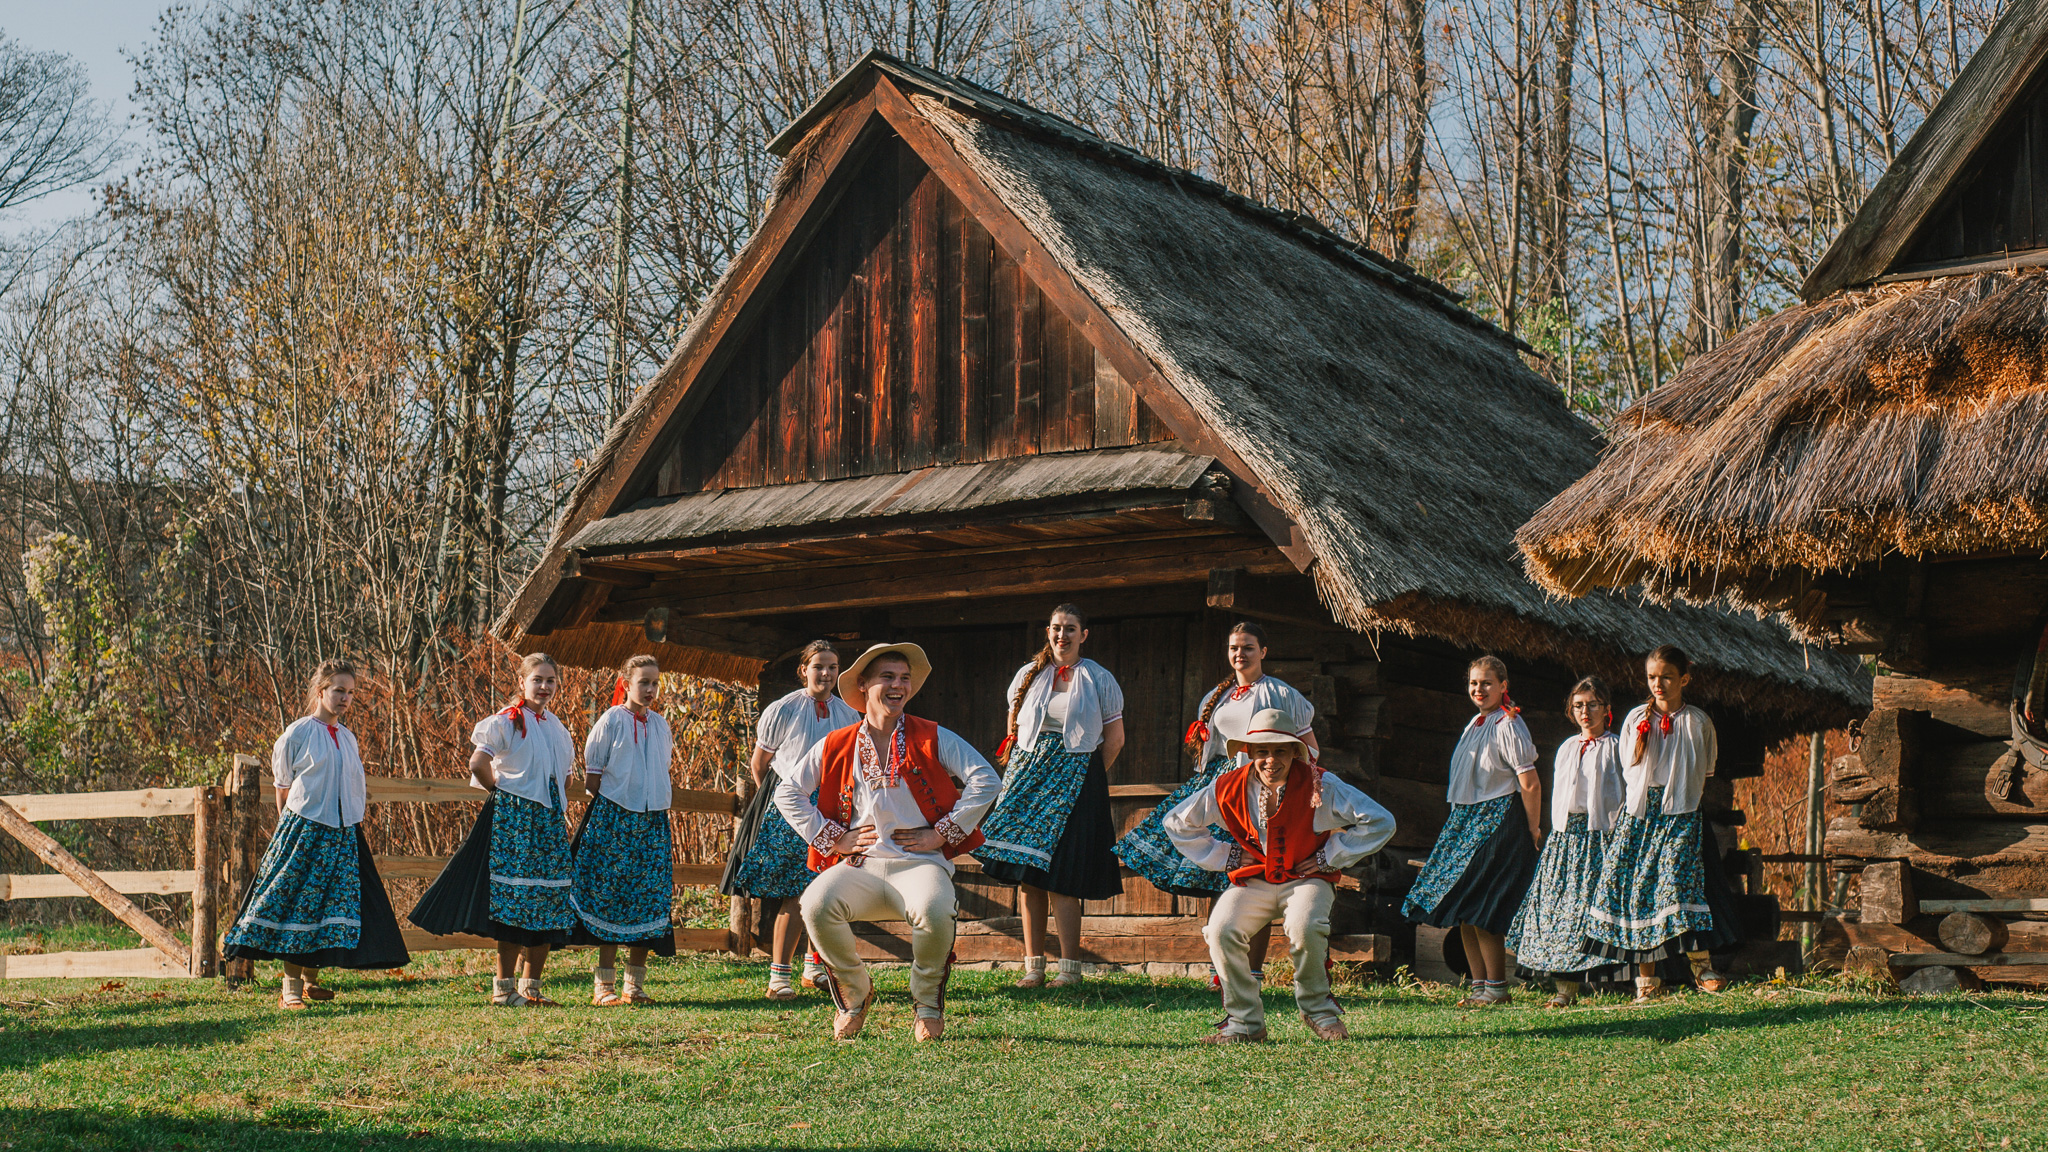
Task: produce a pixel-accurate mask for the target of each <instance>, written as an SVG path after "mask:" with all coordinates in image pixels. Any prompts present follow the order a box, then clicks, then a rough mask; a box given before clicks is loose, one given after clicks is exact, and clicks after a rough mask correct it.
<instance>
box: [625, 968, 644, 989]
mask: <svg viewBox="0 0 2048 1152" xmlns="http://www.w3.org/2000/svg"><path fill="white" fill-rule="evenodd" d="M646 983H647V965H645V964H637V965H636V964H628V965H626V995H627V996H636V995H639V994H641V989H642V988H643V986H645V985H646Z"/></svg>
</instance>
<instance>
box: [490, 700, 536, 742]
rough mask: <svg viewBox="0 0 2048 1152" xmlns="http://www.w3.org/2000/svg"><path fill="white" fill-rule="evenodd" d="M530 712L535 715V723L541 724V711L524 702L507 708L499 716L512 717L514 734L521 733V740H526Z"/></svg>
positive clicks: (521, 701)
mask: <svg viewBox="0 0 2048 1152" xmlns="http://www.w3.org/2000/svg"><path fill="white" fill-rule="evenodd" d="M528 712H531V713H533V722H534V723H536V724H538V723H540V722H541V720H542V716H541V711H540V709H538V708H535V707H534V706H533V705H531V704H528V703H527V702H526V701H524V700H520V701H518V702H517V703H515V704H513V705H512V706H511V707H510V708H507V709H505V710H504V711H503V712H500V713H499V715H500V716H509V717H511V719H512V730H513V731H514V732H517V733H519V738H520V739H521V740H524V739H526V714H527V713H528Z"/></svg>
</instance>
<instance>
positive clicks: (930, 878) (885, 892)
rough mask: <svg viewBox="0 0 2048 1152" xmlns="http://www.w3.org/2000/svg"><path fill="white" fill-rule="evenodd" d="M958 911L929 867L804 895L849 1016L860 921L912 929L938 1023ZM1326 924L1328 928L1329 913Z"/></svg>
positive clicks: (912, 865)
mask: <svg viewBox="0 0 2048 1152" xmlns="http://www.w3.org/2000/svg"><path fill="white" fill-rule="evenodd" d="M958 910H959V903H958V901H957V899H956V898H955V896H954V894H953V877H952V874H951V873H949V872H947V871H946V869H945V868H943V867H941V866H939V865H937V864H934V863H932V862H931V861H929V860H906V859H900V858H899V859H893V860H876V859H873V858H869V859H867V860H865V861H863V862H862V863H861V866H860V867H858V868H855V867H854V866H853V865H851V864H834V865H833V866H832V867H830V868H827V869H825V871H824V872H822V873H820V874H819V875H818V878H817V879H815V880H813V881H811V886H810V887H809V888H806V889H805V890H804V899H803V913H804V927H805V928H806V929H808V930H809V931H810V934H811V944H812V946H813V947H815V948H816V949H817V950H818V954H819V955H820V956H823V957H824V958H825V966H826V967H828V968H830V969H831V970H832V979H833V981H834V982H835V983H837V984H838V985H839V987H840V991H841V995H842V997H843V1000H844V1002H845V1006H846V1007H848V1008H857V1007H859V1006H860V1004H861V1002H862V1001H864V1000H866V999H867V995H868V992H869V991H870V990H871V989H873V987H874V979H873V977H872V976H870V975H869V973H868V966H867V964H866V963H865V962H863V961H862V960H861V958H860V953H859V951H857V950H856V948H855V946H854V935H853V924H854V922H855V921H857V920H902V921H905V922H907V923H908V924H909V925H910V1002H911V1003H912V1004H913V1005H915V1006H916V1009H917V1014H918V1015H919V1016H923V1017H932V1016H937V1015H940V1014H941V1013H942V1012H943V1011H944V1009H945V1003H946V959H947V957H948V956H950V955H951V954H952V952H953V929H954V916H955V914H956V913H957V912H958ZM1324 919H1325V921H1327V920H1328V911H1327V905H1326V906H1325V916H1324Z"/></svg>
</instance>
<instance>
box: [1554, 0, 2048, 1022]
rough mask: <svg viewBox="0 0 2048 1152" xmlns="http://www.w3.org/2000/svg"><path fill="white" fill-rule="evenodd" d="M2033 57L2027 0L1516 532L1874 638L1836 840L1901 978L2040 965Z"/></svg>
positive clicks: (2032, 972) (1839, 647)
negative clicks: (1862, 181) (1792, 268)
mask: <svg viewBox="0 0 2048 1152" xmlns="http://www.w3.org/2000/svg"><path fill="white" fill-rule="evenodd" d="M2044 57H2048V4H2044V3H2042V2H2041V0H2022V2H2019V3H2015V4H2014V5H2013V6H2012V7H2011V8H2010V9H2009V10H2008V12H2007V14H2006V15H2005V17H2004V18H2003V19H2002V20H2001V21H2000V22H1999V24H1998V25H1997V27H1996V28H1995V30H1994V31H1993V32H1992V34H1991V36H1990V37H1989V38H1988V39H1987V40H1986V41H1985V43H1984V45H1983V47H1982V48H1981V49H1980V50H1979V51H1978V53H1977V54H1976V56H1975V57H1974V58H1972V59H1971V61H1970V62H1969V64H1968V65H1967V66H1966V67H1965V68H1964V70H1963V72H1962V74H1961V75H1960V76H1959V77H1958V78H1957V80H1956V82H1955V84H1954V85H1953V86H1952V87H1951V89H1950V90H1949V91H1948V92H1947V93H1945V94H1944V96H1943V97H1942V99H1941V101H1940V103H1939V104H1938V105H1937V106H1936V107H1935V109H1934V111H1933V112H1932V114H1931V115H1929V117H1928V118H1927V120H1926V121H1925V123H1923V124H1922V125H1921V127H1920V129H1919V131H1918V132H1917V133H1915V134H1914V136H1913V138H1912V140H1911V141H1910V142H1909V143H1908V144H1907V146H1906V148H1905V149H1904V150H1903V151H1902V152H1901V153H1900V154H1899V156H1898V159H1897V161H1896V162H1895V163H1894V164H1893V165H1892V167H1891V168H1890V170H1889V171H1887V172H1886V173H1885V174H1884V176H1883V178H1882V179H1881V180H1880V181H1879V182H1878V183H1877V185H1876V186H1875V187H1874V188H1873V189H1872V191H1871V194H1870V197H1869V199H1868V200H1867V201H1866V202H1865V203H1864V205H1863V207H1862V210H1861V211H1860V212H1859V213H1858V214H1857V215H1856V218H1855V219H1854V220H1852V221H1851V222H1850V223H1849V225H1848V226H1847V227H1846V228H1845V229H1844V230H1843V231H1842V233H1841V235H1840V236H1838V237H1837V238H1836V239H1835V241H1834V243H1833V245H1832V246H1831V247H1830V248H1829V249H1828V251H1827V253H1826V255H1825V257H1824V258H1823V259H1822V260H1821V261H1820V263H1819V264H1818V265H1817V266H1816V267H1815V269H1814V272H1813V274H1812V276H1811V277H1810V278H1809V279H1808V280H1807V281H1806V283H1805V285H1804V286H1803V288H1802V293H1801V294H1802V296H1803V297H1804V302H1803V303H1801V304H1799V305H1798V306H1795V307H1792V308H1789V309H1786V310H1785V311H1782V312H1780V313H1778V314H1777V315H1774V316H1771V317H1769V318H1767V319H1764V320H1761V321H1759V322H1757V323H1756V324H1754V325H1751V326H1750V327H1749V328H1748V329H1747V330H1746V331H1744V332H1742V333H1740V334H1739V335H1737V336H1736V337H1735V338H1733V339H1732V340H1730V341H1729V342H1727V343H1726V344H1724V345H1722V346H1721V347H1720V348H1718V349H1716V350H1714V351H1712V352H1709V353H1704V354H1701V355H1697V356H1695V357H1693V358H1692V359H1691V360H1690V361H1688V362H1687V364H1686V365H1685V368H1684V370H1683V371H1682V372H1681V373H1680V374H1679V375H1678V376H1676V377H1674V378H1673V379H1672V380H1671V382H1670V383H1669V384H1667V385H1665V386H1664V387H1663V388H1660V389H1658V390H1657V391H1656V392H1654V393H1652V394H1651V395H1650V396H1649V397H1647V398H1646V399H1645V400H1644V401H1643V402H1642V403H1640V404H1638V405H1637V406H1636V407H1634V408H1633V409H1631V410H1630V411H1629V412H1628V413H1626V414H1625V416H1624V417H1623V418H1622V420H1621V428H1622V430H1623V431H1622V435H1621V436H1620V437H1619V438H1618V441H1617V443H1616V444H1615V445H1614V446H1613V447H1611V448H1610V449H1609V450H1608V452H1607V454H1606V455H1605V457H1604V458H1603V459H1602V461H1601V463H1600V466H1599V467H1598V468H1596V469H1595V470H1594V471H1593V472H1592V473H1591V474H1589V475H1588V476H1586V477H1585V478H1584V479H1582V480H1580V481H1579V482H1578V483H1577V484H1575V485H1573V486H1572V487H1571V488H1569V489H1567V490H1566V491H1565V492H1563V493H1562V494H1561V495H1559V496H1558V497H1557V498H1556V499H1555V500H1553V501H1551V502H1550V503H1549V504H1548V505H1547V506H1545V507H1544V508H1543V510H1542V511H1541V512H1539V513H1538V514H1537V515H1536V516H1535V517H1534V518H1533V519H1532V520H1531V521H1530V522H1529V523H1528V525H1527V526H1525V527H1524V528H1523V529H1522V530H1521V533H1520V541H1521V546H1522V548H1523V550H1524V551H1525V553H1526V555H1527V558H1528V567H1529V571H1530V573H1531V574H1532V575H1533V576H1534V578H1535V579H1536V580H1537V581H1538V582H1539V583H1541V584H1543V585H1545V586H1546V587H1548V588H1550V589H1552V590H1553V591H1557V592H1560V593H1563V594H1566V595H1579V594H1582V593H1587V592H1590V591H1592V590H1595V589H1603V588H1620V587H1626V586H1630V585H1637V584H1641V585H1645V586H1647V587H1648V588H1649V589H1650V590H1651V591H1652V592H1653V593H1655V594H1657V595H1673V596H1677V597H1680V598H1684V599H1690V600H1693V601H1695V602H1706V601H1711V600H1713V599H1715V598H1717V597H1725V598H1727V599H1732V600H1733V601H1734V602H1735V603H1736V604H1737V605H1740V606H1745V607H1749V608H1752V609H1756V610H1758V611H1762V612H1769V613H1775V614H1778V615H1779V616H1780V617H1782V618H1783V619H1784V620H1785V621H1787V622H1788V623H1789V624H1790V625H1791V627H1792V629H1793V631H1794V632H1795V633H1796V634H1798V635H1799V636H1800V637H1801V638H1803V639H1806V640H1809V641H1812V642H1815V643H1824V644H1826V645H1828V646H1829V647H1830V648H1831V649H1832V650H1834V651H1838V652H1847V653H1854V654H1860V655H1863V656H1866V657H1874V658H1875V660H1876V662H1877V664H1878V667H1879V671H1880V674H1879V675H1878V676H1877V678H1876V682H1875V688H1874V701H1873V702H1874V705H1875V709H1874V711H1872V713H1871V714H1870V716H1869V718H1868V719H1867V720H1866V721H1864V722H1863V725H1862V741H1861V745H1860V747H1859V748H1858V749H1857V751H1856V753H1855V754H1852V755H1850V756H1848V757H1845V758H1843V759H1841V760H1840V761H1838V762H1837V763H1836V764H1835V765H1834V769H1833V773H1832V777H1831V781H1830V784H1829V787H1830V790H1831V794H1832V797H1833V799H1834V800H1836V801H1837V802H1839V803H1843V804H1847V805H1850V806H1851V807H1850V812H1851V814H1850V815H1847V816H1843V817H1839V818H1837V819H1835V820H1834V821H1833V822H1832V823H1831V824H1830V825H1829V826H1828V828H1827V830H1826V837H1825V842H1824V846H1825V854H1826V856H1827V857H1828V858H1829V860H1830V867H1831V868H1832V869H1834V870H1835V874H1836V875H1837V876H1838V877H1853V878H1857V879H1859V880H1860V885H1859V891H1860V901H1859V903H1860V909H1858V911H1857V912H1856V914H1855V915H1854V917H1853V918H1852V919H1851V921H1850V922H1849V923H1848V924H1847V926H1846V930H1845V932H1844V933H1843V934H1842V935H1843V937H1844V938H1843V939H1842V940H1841V947H1843V948H1845V949H1850V950H1852V951H1851V956H1852V957H1853V959H1854V961H1855V962H1856V963H1858V964H1861V965H1863V966H1866V967H1869V968H1872V969H1874V970H1877V971H1884V970H1886V969H1887V968H1889V969H1891V970H1893V971H1895V972H1896V974H1897V975H1899V976H1900V977H1902V978H1904V979H1906V980H1908V981H1909V983H1910V986H1912V987H1925V988H1933V987H1939V986H1953V985H1954V984H1955V983H1958V982H1960V983H1969V982H1970V981H1972V980H1975V979H1983V980H1995V981H2016V982H2020V981H2023V982H2028V983H2035V984H2040V983H2048V923H2042V921H2044V920H2048V771H2044V767H2048V759H2041V758H2036V759H2034V760H2029V759H2028V757H2027V756H2026V755H2023V754H2022V748H2023V747H2031V746H2032V744H2033V742H2034V741H2037V740H2039V739H2040V738H2041V736H2042V735H2043V733H2044V732H2048V699H2044V697H2048V690H2044V683H2048V659H2044V658H2042V657H2041V656H2039V655H2037V654H2038V653H2041V652H2042V650H2043V645H2044V643H2048V637H2044V632H2043V626H2044V624H2048V614H2044V610H2048V560H2044V559H2043V557H2044V555H2048V455H2044V452H2043V446H2044V442H2048V65H2044ZM2015 710H2016V711H2017V712H2018V713H2019V714H2020V716H2021V717H2022V719H2021V721H2020V723H2019V724H2018V726H2017V727H2016V725H2015V721H2014V718H2013V717H2014V712H2015ZM1951 916H1956V917H1959V919H1956V920H1954V921H1952V922H1951V931H1950V932H1949V933H1947V934H1946V935H1944V933H1943V931H1942V922H1943V920H1944V919H1945V918H1947V917H1951ZM1948 936H1954V937H1955V938H1956V940H1958V941H1962V942H1963V943H1965V944H1968V945H1969V946H1970V947H1969V948H1968V949H1966V950H1964V951H1958V950H1957V948H1955V947H1951V946H1949V944H1950V943H1953V942H1954V941H1948V942H1945V941H1947V937H1948ZM1994 942H1997V945H1998V946H1994ZM1930 968H1939V969H1947V970H1948V971H1946V972H1940V973H1936V972H1930V971H1921V970H1924V969H1930ZM1916 971H1918V972H1919V973H1920V974H1919V975H1915V972H1916Z"/></svg>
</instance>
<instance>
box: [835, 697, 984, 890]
mask: <svg viewBox="0 0 2048 1152" xmlns="http://www.w3.org/2000/svg"><path fill="white" fill-rule="evenodd" d="M863 723H865V721H863ZM902 724H903V787H905V788H908V789H910V795H911V798H912V799H914V800H916V801H917V810H918V811H919V812H922V813H923V814H924V820H925V823H927V824H934V825H936V824H937V823H938V822H939V820H940V818H942V817H944V816H945V815H946V814H947V813H948V812H951V811H952V810H953V805H955V804H957V803H959V802H960V786H959V785H958V784H955V783H953V778H952V777H951V776H948V775H947V774H946V768H945V765H943V764H940V763H939V726H938V724H937V723H935V722H933V721H930V720H926V719H923V718H922V717H918V716H909V715H906V716H904V717H903V720H902ZM860 730H861V725H860V724H849V725H847V726H846V727H844V728H841V729H839V730H838V731H836V732H832V733H829V734H827V735H826V737H825V751H824V754H823V756H822V757H821V762H820V764H819V771H818V811H819V812H820V813H821V814H823V815H824V817H825V819H827V820H830V821H832V822H833V823H834V824H839V825H849V824H850V823H851V821H852V819H853V789H854V786H855V785H856V784H858V783H859V781H860V767H859V762H858V761H859V756H858V754H857V753H856V752H855V751H854V749H855V748H857V747H859V742H860ZM889 743H891V744H893V743H895V740H894V738H891V739H890V741H889ZM878 751H879V752H880V753H881V754H882V755H883V756H884V757H885V758H886V757H887V756H888V755H889V750H888V748H887V747H883V748H881V749H878ZM981 840H982V837H981V833H980V832H979V831H977V832H974V833H972V834H970V835H969V836H968V837H967V838H966V839H965V840H962V841H960V842H959V843H958V844H945V845H941V846H940V848H939V851H940V853H941V854H943V855H944V856H945V857H946V859H948V860H951V859H952V858H953V857H955V856H958V855H960V854H961V853H963V852H972V851H974V850H975V849H976V848H979V847H981ZM845 859H846V857H844V856H837V855H832V854H829V853H825V852H820V851H818V850H817V849H816V848H813V849H811V851H810V864H811V871H813V872H823V871H824V870H825V869H827V868H830V867H831V866H832V865H834V864H837V863H839V862H840V861H842V860H845Z"/></svg>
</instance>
